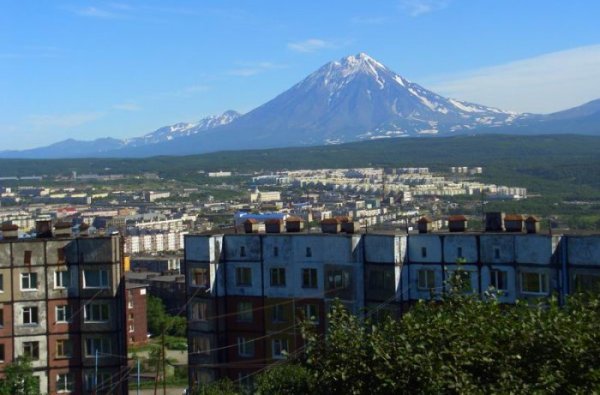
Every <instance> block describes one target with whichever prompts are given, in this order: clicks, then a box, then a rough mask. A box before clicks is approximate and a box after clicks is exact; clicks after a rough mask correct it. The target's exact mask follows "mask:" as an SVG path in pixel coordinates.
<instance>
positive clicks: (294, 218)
mask: <svg viewBox="0 0 600 395" xmlns="http://www.w3.org/2000/svg"><path fill="white" fill-rule="evenodd" d="M286 221H287V222H302V221H304V220H303V219H302V218H300V217H296V216H295V215H290V216H289V217H287V219H286Z"/></svg>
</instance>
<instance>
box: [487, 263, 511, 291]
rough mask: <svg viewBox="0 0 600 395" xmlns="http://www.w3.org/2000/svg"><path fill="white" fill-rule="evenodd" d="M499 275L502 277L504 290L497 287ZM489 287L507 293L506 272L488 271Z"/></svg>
mask: <svg viewBox="0 0 600 395" xmlns="http://www.w3.org/2000/svg"><path fill="white" fill-rule="evenodd" d="M499 275H501V276H503V277H504V288H500V287H499V286H498V283H499V281H498V279H499ZM490 286H491V287H494V289H497V290H498V291H504V292H506V291H508V271H507V270H502V269H495V268H494V269H490Z"/></svg>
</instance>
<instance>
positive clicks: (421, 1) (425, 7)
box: [400, 0, 448, 17]
mask: <svg viewBox="0 0 600 395" xmlns="http://www.w3.org/2000/svg"><path fill="white" fill-rule="evenodd" d="M447 6H448V0H401V1H400V8H401V9H402V10H403V11H405V12H406V13H408V15H410V16H412V17H417V16H420V15H424V14H429V13H431V12H434V11H439V10H442V9H444V8H446V7H447Z"/></svg>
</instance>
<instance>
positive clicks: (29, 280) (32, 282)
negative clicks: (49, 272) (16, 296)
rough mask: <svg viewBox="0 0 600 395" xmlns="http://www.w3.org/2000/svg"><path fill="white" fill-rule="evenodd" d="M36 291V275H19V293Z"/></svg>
mask: <svg viewBox="0 0 600 395" xmlns="http://www.w3.org/2000/svg"><path fill="white" fill-rule="evenodd" d="M35 290H37V273H21V291H35Z"/></svg>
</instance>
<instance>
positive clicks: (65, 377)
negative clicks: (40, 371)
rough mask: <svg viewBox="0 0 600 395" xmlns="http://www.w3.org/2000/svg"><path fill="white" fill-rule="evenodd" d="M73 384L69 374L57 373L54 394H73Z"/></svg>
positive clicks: (71, 376)
mask: <svg viewBox="0 0 600 395" xmlns="http://www.w3.org/2000/svg"><path fill="white" fill-rule="evenodd" d="M74 382H75V381H74V379H73V375H72V374H71V373H58V374H57V375H56V392H58V393H61V394H64V393H70V392H73V387H74Z"/></svg>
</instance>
